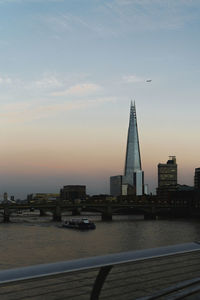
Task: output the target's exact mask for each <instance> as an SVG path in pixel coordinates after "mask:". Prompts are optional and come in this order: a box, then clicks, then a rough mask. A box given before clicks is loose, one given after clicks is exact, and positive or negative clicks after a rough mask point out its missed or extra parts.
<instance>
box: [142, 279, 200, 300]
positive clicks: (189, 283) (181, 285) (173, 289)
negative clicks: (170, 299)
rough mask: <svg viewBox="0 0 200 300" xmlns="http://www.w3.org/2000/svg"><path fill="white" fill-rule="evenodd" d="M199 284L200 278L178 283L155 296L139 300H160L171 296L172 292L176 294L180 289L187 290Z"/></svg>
mask: <svg viewBox="0 0 200 300" xmlns="http://www.w3.org/2000/svg"><path fill="white" fill-rule="evenodd" d="M199 282H200V277H197V278H194V279H190V280H185V281H182V282H178V283H176V284H175V285H173V286H170V287H167V288H165V289H162V290H160V291H158V292H156V293H154V294H153V295H150V296H145V297H140V298H138V299H137V300H156V299H158V298H160V297H162V296H166V295H169V294H170V293H172V292H176V291H178V290H180V289H183V288H187V287H189V286H192V285H194V284H197V283H199Z"/></svg>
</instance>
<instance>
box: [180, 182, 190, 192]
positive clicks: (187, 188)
mask: <svg viewBox="0 0 200 300" xmlns="http://www.w3.org/2000/svg"><path fill="white" fill-rule="evenodd" d="M193 190H194V187H193V186H190V185H187V184H178V185H177V191H181V192H182V191H183V192H188V191H193Z"/></svg>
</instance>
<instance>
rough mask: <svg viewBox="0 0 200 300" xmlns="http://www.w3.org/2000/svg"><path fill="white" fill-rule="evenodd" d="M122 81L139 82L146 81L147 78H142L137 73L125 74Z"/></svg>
mask: <svg viewBox="0 0 200 300" xmlns="http://www.w3.org/2000/svg"><path fill="white" fill-rule="evenodd" d="M122 81H123V82H124V83H138V82H144V81H145V78H142V77H140V76H137V75H125V76H123V77H122Z"/></svg>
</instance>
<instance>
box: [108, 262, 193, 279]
mask: <svg viewBox="0 0 200 300" xmlns="http://www.w3.org/2000/svg"><path fill="white" fill-rule="evenodd" d="M170 265H173V266H174V264H170ZM194 266H195V267H196V269H197V270H199V266H198V265H197V264H189V265H187V266H176V271H177V270H181V269H185V268H186V267H187V268H191V267H194ZM149 269H151V267H149ZM138 270H139V269H137V270H132V271H129V270H127V271H126V273H125V274H127V273H131V272H132V273H135V271H138ZM144 270H145V269H142V271H143V274H141V275H140V277H146V276H148V275H150V274H151V278H150V279H149V281H151V280H152V275H154V274H156V275H158V274H162V273H166V272H169V273H170V272H171V271H173V275H170V274H169V275H170V276H177V275H179V274H180V273H178V272H175V273H174V268H173V269H170V268H168V269H164V270H155V271H151V272H148V273H144ZM147 270H148V269H147ZM193 271H194V269H193ZM121 273H122V272H120V274H121ZM118 274H119V272H116V273H114V274H112V276H111V275H110V277H109V279H107V282H108V283H109V282H113V281H115V282H116V281H120V280H122V279H123V280H126V279H129V278H130V276H126V277H124V276H121V277H118V278H115V276H116V275H118ZM122 274H124V272H123V273H122ZM165 277H166V278H167V277H168V276H164V277H160V276H159V278H165ZM145 280H146V279H145ZM153 280H154V279H153ZM139 282H142V280H141V281H137V283H139ZM133 284H134V283H133Z"/></svg>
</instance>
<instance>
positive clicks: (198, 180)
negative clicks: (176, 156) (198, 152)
mask: <svg viewBox="0 0 200 300" xmlns="http://www.w3.org/2000/svg"><path fill="white" fill-rule="evenodd" d="M194 188H195V189H200V168H196V169H195V174H194Z"/></svg>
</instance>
